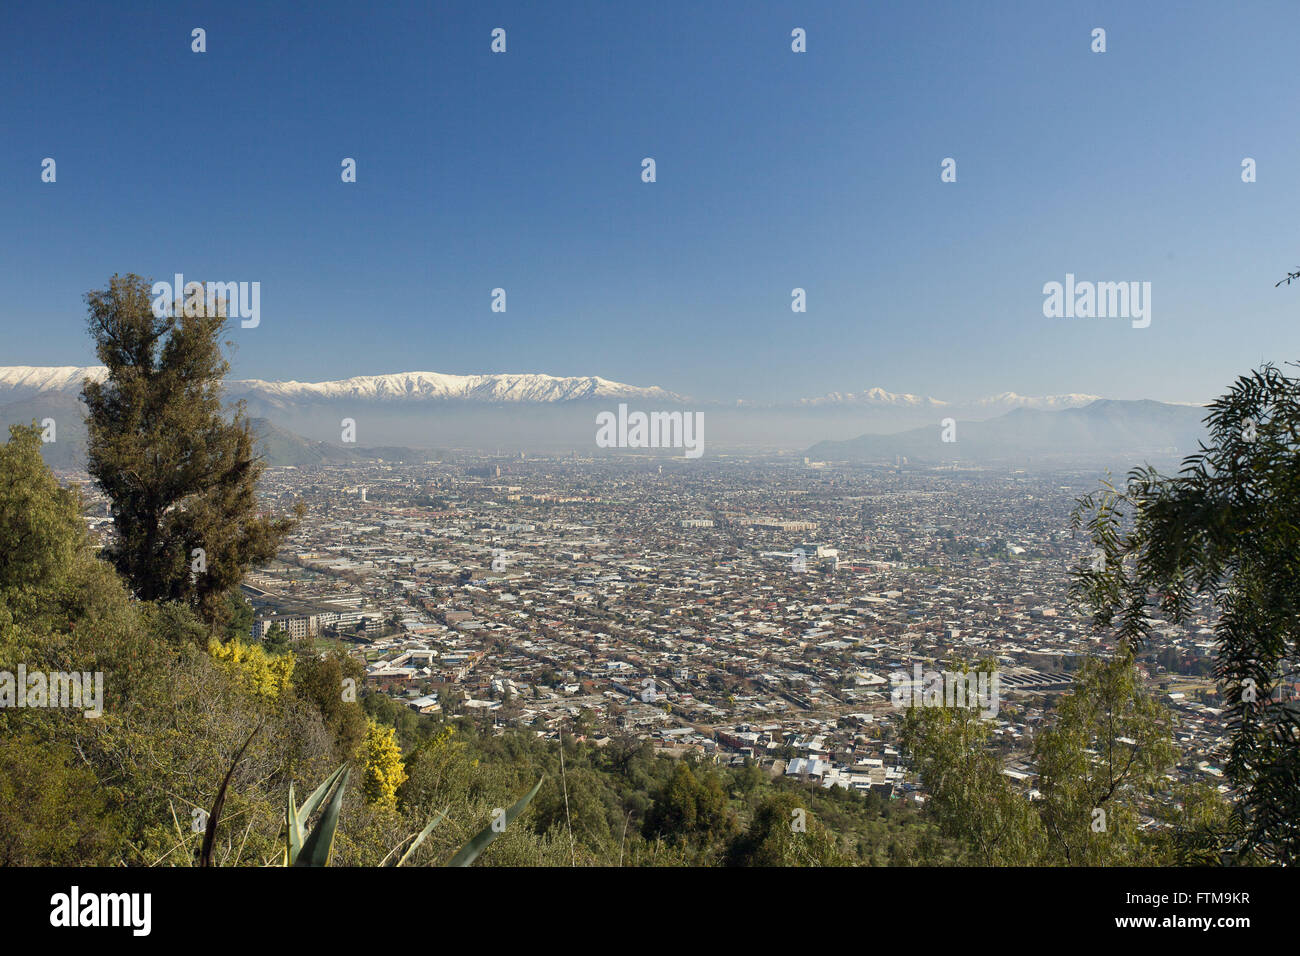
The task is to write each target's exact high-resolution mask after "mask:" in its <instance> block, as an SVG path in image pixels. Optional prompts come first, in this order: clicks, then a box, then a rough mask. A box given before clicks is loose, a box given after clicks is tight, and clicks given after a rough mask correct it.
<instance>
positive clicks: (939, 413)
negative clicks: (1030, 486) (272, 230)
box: [0, 366, 1204, 467]
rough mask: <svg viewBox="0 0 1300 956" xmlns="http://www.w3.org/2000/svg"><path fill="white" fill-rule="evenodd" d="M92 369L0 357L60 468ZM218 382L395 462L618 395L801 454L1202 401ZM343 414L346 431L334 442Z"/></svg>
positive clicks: (729, 437) (1074, 444)
mask: <svg viewBox="0 0 1300 956" xmlns="http://www.w3.org/2000/svg"><path fill="white" fill-rule="evenodd" d="M105 374H106V371H105V369H104V368H103V367H102V366H54V367H39V366H8V367H0V423H5V424H8V423H12V422H15V421H23V422H29V421H31V420H32V419H33V418H34V419H36V420H38V421H39V420H42V419H44V418H54V419H55V420H56V422H58V425H59V428H60V440H61V441H63V442H64V447H63V448H61V449H55V448H53V447H50V448H47V460H50V461H51V464H54V463H55V461H56V460H57V461H58V463H59V464H60V465H62V466H63V467H73V466H75V463H76V461H77V460H78V458H79V456H80V455H84V438H85V432H84V426H83V425H82V423H81V414H82V412H83V411H84V410H83V409H82V408H81V406H80V402H79V394H80V391H81V387H82V383H83V381H84V380H85V379H86V378H91V379H94V380H101V379H102V378H103V377H104V376H105ZM225 387H226V395H227V398H228V399H230V400H231V401H236V400H239V401H243V402H244V404H245V408H246V411H247V413H248V415H249V416H250V417H251V418H253V419H254V420H256V427H257V429H258V433H259V435H260V436H262V439H263V446H262V450H263V453H264V454H266V455H267V458H268V460H269V461H271V462H272V463H274V464H311V463H313V462H327V461H349V460H360V459H365V458H406V459H408V460H409V459H411V458H412V457H413V456H416V457H418V456H420V455H424V454H427V453H428V451H429V450H431V449H446V450H458V451H477V452H491V451H493V450H505V451H508V452H510V453H514V452H517V451H521V450H526V449H531V450H534V451H536V452H539V453H554V452H557V451H569V450H574V451H579V452H581V453H583V454H588V453H594V452H595V449H594V442H593V438H594V435H595V416H596V414H597V413H598V412H602V411H607V410H613V409H615V408H616V407H617V405H619V404H622V403H626V404H627V405H628V406H629V408H632V409H635V410H641V411H654V410H674V409H680V410H699V411H703V412H705V416H704V417H705V420H706V428H705V442H706V446H707V447H710V448H712V449H713V450H715V451H717V450H720V449H751V450H756V449H778V448H780V449H784V450H786V451H793V452H796V453H798V452H800V450H801V449H808V451H807V454H808V455H809V456H810V457H815V458H818V459H833V460H874V459H881V460H885V459H891V458H895V457H898V456H907V457H908V458H910V459H913V460H916V461H929V460H936V461H938V460H954V459H964V460H982V459H987V458H990V457H999V456H1000V457H1004V458H1011V459H1018V458H1024V457H1025V456H1029V457H1030V458H1032V457H1035V456H1039V457H1041V456H1043V455H1047V456H1051V457H1057V456H1060V455H1064V456H1066V457H1070V456H1074V457H1088V456H1095V455H1096V454H1097V453H1099V452H1100V451H1102V450H1109V451H1113V452H1114V453H1116V454H1121V455H1122V454H1129V453H1140V454H1146V455H1161V456H1163V455H1166V454H1174V453H1176V452H1179V451H1180V450H1181V449H1184V448H1186V447H1187V445H1188V441H1189V436H1191V435H1193V434H1196V433H1199V431H1198V429H1199V420H1200V417H1201V416H1202V415H1203V414H1204V412H1203V410H1202V409H1200V408H1199V407H1198V406H1178V405H1166V404H1162V403H1159V402H1115V401H1108V400H1104V399H1100V398H1099V397H1098V396H1096V395H1086V394H1062V395H1048V396H1038V397H1034V396H1024V395H1018V394H1016V393H1014V392H1002V393H999V394H995V395H990V396H987V397H984V398H980V399H976V400H973V401H965V402H954V401H945V400H941V399H937V398H933V397H929V396H919V395H913V394H909V393H900V392H890V391H887V390H885V389H883V388H880V387H871V388H866V389H863V390H862V391H860V392H829V393H827V394H825V395H822V396H819V397H815V398H806V399H800V400H798V401H793V402H785V403H768V404H758V403H753V402H746V401H737V402H734V403H722V402H695V401H693V400H692V399H690V398H689V397H687V396H684V395H681V394H678V393H676V392H672V391H669V390H667V389H664V388H660V387H658V386H635V385H627V384H623V383H621V382H615V381H611V380H609V379H605V378H601V377H599V376H570V377H563V376H555V375H543V374H506V373H501V374H490V375H450V374H444V373H440V372H399V373H394V374H389V375H364V376H356V377H352V378H347V379H342V380H338V381H325V382H297V381H264V380H261V379H233V380H228V381H227V382H226V383H225ZM1084 412H1086V414H1084ZM1069 413H1079V414H1073V415H1072V414H1069ZM1041 416H1047V417H1046V418H1042V417H1041ZM949 418H951V419H955V420H957V421H958V422H960V423H961V424H960V425H959V428H958V440H957V442H956V443H953V444H947V443H942V446H941V447H939V448H937V449H936V448H935V447H934V445H935V444H936V442H937V441H938V439H937V437H936V436H937V435H938V433H939V428H940V422H941V421H942V420H944V419H949ZM349 422H351V423H352V424H351V431H352V432H354V433H355V441H354V442H348V443H345V442H343V440H342V438H343V434H344V431H345V430H346V429H347V428H348V427H349V426H348V423H349ZM78 443H80V446H79V447H78ZM1194 444H1195V442H1194V440H1193V441H1192V446H1193V447H1194ZM809 446H812V447H811V448H809Z"/></svg>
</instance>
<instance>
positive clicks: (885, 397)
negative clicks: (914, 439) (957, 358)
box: [796, 386, 1101, 416]
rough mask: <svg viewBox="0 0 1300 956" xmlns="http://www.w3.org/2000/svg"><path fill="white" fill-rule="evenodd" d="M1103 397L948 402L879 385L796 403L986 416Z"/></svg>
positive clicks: (1009, 395)
mask: <svg viewBox="0 0 1300 956" xmlns="http://www.w3.org/2000/svg"><path fill="white" fill-rule="evenodd" d="M1099 398H1101V396H1100V395H1084V394H1080V393H1073V394H1068V395H1040V396H1031V395H1017V394H1016V393H1015V392H999V393H998V394H997V395H988V396H986V397H984V398H977V399H975V400H974V401H968V402H952V401H945V400H943V399H940V398H932V397H930V396H928V395H912V394H909V393H907V392H901V393H900V392H890V391H886V390H885V389H883V388H880V387H879V386H874V387H872V388H867V389H864V390H862V391H861V392H830V393H828V394H826V395H822V396H820V397H818V398H803V399H800V400H799V401H798V402H796V404H797V405H798V406H799V407H801V408H810V407H835V406H854V407H859V408H907V409H920V408H934V409H951V410H954V411H962V412H968V413H976V414H980V413H982V414H983V415H985V416H988V415H997V414H1000V413H1002V412H1007V411H1010V410H1011V409H1013V408H1037V409H1042V410H1044V411H1052V410H1059V409H1064V408H1082V407H1083V406H1084V405H1089V404H1091V403H1093V402H1095V401H1096V400H1097V399H1099Z"/></svg>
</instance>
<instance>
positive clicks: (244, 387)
mask: <svg viewBox="0 0 1300 956" xmlns="http://www.w3.org/2000/svg"><path fill="white" fill-rule="evenodd" d="M106 375H107V370H106V369H105V368H104V367H103V366H102V365H98V366H75V365H65V366H56V367H33V366H27V365H15V366H8V367H0V397H6V398H15V397H27V396H30V395H35V394H38V393H40V392H79V391H80V390H81V384H82V380H83V379H85V378H87V377H89V378H93V379H95V380H96V381H100V380H102V379H103V378H104V377H105V376H106ZM226 390H227V393H228V394H230V395H231V396H232V397H242V396H258V397H264V398H279V399H283V400H295V399H299V400H300V399H307V400H311V399H315V400H329V399H336V398H353V399H367V400H372V401H403V400H430V399H434V400H436V399H451V400H462V401H479V402H564V401H573V400H576V399H585V398H621V399H627V398H632V399H640V400H644V401H662V402H682V401H684V400H685V399H683V398H682V396H680V395H676V394H674V393H673V392H669V391H667V390H665V389H662V388H659V387H657V386H650V387H648V388H641V387H637V386H635V385H624V384H622V383H621V382H612V381H610V380H609V379H605V378H600V377H599V376H595V375H587V376H570V377H563V376H557V375H543V374H534V373H522V374H509V373H504V374H493V375H448V374H445V373H442V372H396V373H393V374H389V375H357V376H354V377H352V378H346V379H342V380H339V381H332V382H296V381H285V382H269V381H263V380H261V379H242V380H238V379H236V380H230V381H227V382H226Z"/></svg>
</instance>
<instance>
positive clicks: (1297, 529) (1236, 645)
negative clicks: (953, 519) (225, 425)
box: [1073, 365, 1300, 863]
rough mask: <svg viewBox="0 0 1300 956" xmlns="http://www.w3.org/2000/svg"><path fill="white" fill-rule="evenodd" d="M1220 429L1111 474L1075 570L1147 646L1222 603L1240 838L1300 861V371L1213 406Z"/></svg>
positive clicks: (1099, 606) (1100, 618)
mask: <svg viewBox="0 0 1300 956" xmlns="http://www.w3.org/2000/svg"><path fill="white" fill-rule="evenodd" d="M1206 423H1207V425H1208V428H1209V438H1208V441H1207V442H1204V443H1202V446H1201V450H1200V452H1199V453H1198V454H1195V455H1192V456H1190V457H1188V458H1187V459H1185V460H1184V462H1183V467H1182V469H1181V471H1180V472H1179V474H1178V475H1177V476H1174V477H1164V476H1161V475H1160V474H1158V473H1157V472H1156V471H1155V469H1153V468H1150V467H1147V468H1140V469H1135V470H1134V471H1132V472H1131V473H1130V474H1129V476H1128V480H1127V482H1126V483H1125V484H1124V486H1123V487H1118V488H1117V487H1115V486H1113V485H1111V484H1109V483H1107V484H1106V485H1105V486H1104V487H1103V488H1102V489H1101V490H1100V491H1098V492H1096V493H1094V494H1090V495H1088V496H1086V497H1083V498H1081V499H1080V500H1079V502H1078V506H1077V507H1076V509H1075V512H1074V514H1073V523H1074V526H1075V527H1076V528H1082V529H1084V530H1086V531H1087V533H1088V535H1089V537H1090V538H1091V540H1092V543H1093V546H1094V548H1095V549H1096V551H1095V554H1096V558H1095V559H1094V560H1092V561H1090V562H1089V563H1088V564H1087V565H1085V566H1084V567H1082V568H1080V569H1079V570H1077V571H1076V573H1075V579H1074V592H1075V595H1076V598H1077V599H1078V600H1079V601H1080V602H1081V603H1082V604H1083V605H1085V606H1086V607H1088V608H1090V609H1091V611H1092V613H1093V615H1094V623H1095V625H1096V626H1097V627H1098V628H1099V629H1102V630H1108V631H1113V633H1114V635H1115V637H1116V639H1117V640H1118V641H1119V642H1120V643H1121V645H1123V646H1127V647H1129V648H1134V649H1136V648H1140V647H1142V646H1143V645H1145V644H1146V643H1147V642H1148V641H1149V640H1150V637H1151V633H1152V631H1153V630H1154V629H1155V628H1156V627H1159V626H1160V625H1161V624H1162V622H1163V621H1169V622H1174V623H1179V624H1182V623H1186V622H1187V621H1189V619H1190V618H1191V616H1192V614H1193V611H1194V608H1195V607H1196V605H1197V602H1199V601H1202V600H1204V601H1208V602H1210V603H1212V604H1213V606H1214V607H1215V608H1216V610H1217V612H1218V620H1217V622H1216V625H1215V640H1216V645H1217V647H1216V658H1215V665H1214V676H1215V678H1216V680H1217V681H1218V683H1219V685H1220V687H1221V690H1222V693H1223V695H1224V697H1225V699H1226V701H1227V707H1226V720H1227V724H1228V728H1229V734H1230V740H1231V742H1230V746H1229V750H1228V759H1227V766H1226V771H1227V775H1228V778H1229V780H1230V781H1231V782H1232V783H1233V784H1234V785H1235V786H1236V787H1237V788H1239V789H1240V790H1241V792H1242V794H1243V797H1244V799H1243V810H1244V812H1245V814H1246V816H1247V821H1246V826H1245V829H1244V835H1245V838H1244V840H1243V842H1242V843H1241V844H1240V845H1239V846H1237V847H1235V848H1230V849H1232V850H1233V851H1234V852H1235V851H1243V852H1244V851H1257V852H1258V853H1259V854H1261V855H1262V856H1263V857H1264V858H1265V859H1268V860H1272V861H1276V862H1279V863H1294V862H1297V861H1298V860H1300V827H1297V826H1296V820H1298V819H1300V707H1298V706H1297V703H1296V701H1294V700H1291V699H1288V697H1287V696H1283V694H1282V693H1281V687H1282V685H1283V684H1289V685H1291V686H1292V687H1294V683H1295V677H1296V674H1297V670H1298V668H1300V645H1298V643H1297V641H1298V640H1300V380H1298V379H1296V378H1292V377H1289V376H1287V375H1285V374H1284V373H1283V372H1282V371H1281V370H1279V369H1277V368H1276V367H1274V366H1272V365H1265V366H1264V367H1263V368H1261V369H1259V370H1258V371H1255V372H1252V373H1251V374H1249V375H1246V376H1243V377H1241V378H1239V379H1238V380H1237V382H1236V383H1235V384H1234V385H1233V386H1232V388H1231V389H1229V391H1228V392H1227V394H1225V395H1224V396H1223V397H1221V398H1220V399H1218V400H1217V401H1215V402H1214V403H1212V404H1211V405H1210V406H1209V415H1208V416H1207V418H1206Z"/></svg>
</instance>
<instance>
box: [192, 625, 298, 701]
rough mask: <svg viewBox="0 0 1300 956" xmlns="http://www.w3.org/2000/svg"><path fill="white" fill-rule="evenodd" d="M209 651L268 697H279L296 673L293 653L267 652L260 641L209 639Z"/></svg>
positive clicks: (249, 684) (270, 698) (230, 670)
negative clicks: (224, 641)
mask: <svg viewBox="0 0 1300 956" xmlns="http://www.w3.org/2000/svg"><path fill="white" fill-rule="evenodd" d="M208 654H209V655H211V657H212V659H213V660H214V661H217V662H218V663H219V665H220V666H222V667H225V668H226V669H227V670H228V671H229V672H230V673H232V674H234V675H236V676H237V677H238V679H240V680H242V681H244V682H246V683H247V685H248V686H249V687H250V688H251V689H252V690H253V691H255V692H256V693H258V694H261V695H262V696H263V697H266V698H267V699H268V700H275V699H277V698H279V697H280V695H281V694H283V693H284V692H285V691H286V690H287V689H288V688H289V682H290V679H291V678H292V677H293V667H294V658H293V656H292V655H278V654H267V653H266V651H264V650H262V648H260V647H258V646H257V645H256V644H245V643H244V642H243V641H240V640H232V641H227V642H226V643H224V644H222V643H221V642H220V641H218V640H215V639H213V640H212V641H210V642H209V643H208Z"/></svg>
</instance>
